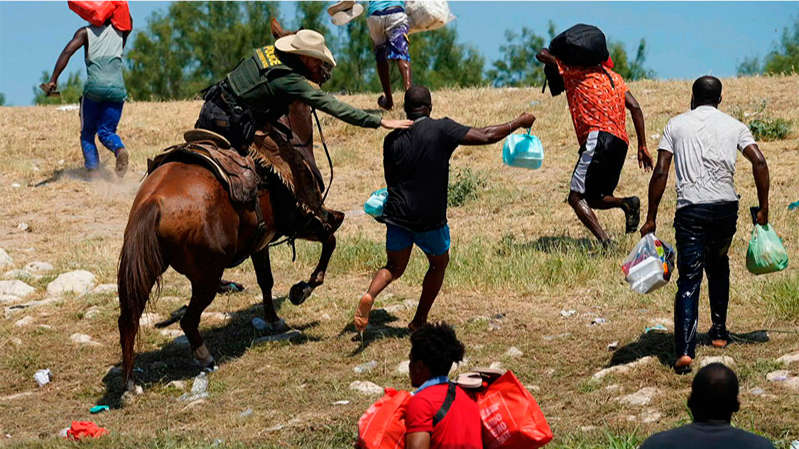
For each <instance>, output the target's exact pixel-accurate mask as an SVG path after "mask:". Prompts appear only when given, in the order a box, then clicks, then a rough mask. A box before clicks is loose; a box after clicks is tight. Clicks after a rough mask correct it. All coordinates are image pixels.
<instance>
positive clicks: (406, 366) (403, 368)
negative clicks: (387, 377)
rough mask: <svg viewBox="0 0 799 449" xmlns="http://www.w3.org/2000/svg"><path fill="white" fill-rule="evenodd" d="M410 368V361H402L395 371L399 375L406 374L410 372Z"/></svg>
mask: <svg viewBox="0 0 799 449" xmlns="http://www.w3.org/2000/svg"><path fill="white" fill-rule="evenodd" d="M410 366H411V361H410V360H404V361H402V362H399V364H398V365H397V370H396V371H397V372H398V373H399V374H408V373H409V372H410V371H411V368H410Z"/></svg>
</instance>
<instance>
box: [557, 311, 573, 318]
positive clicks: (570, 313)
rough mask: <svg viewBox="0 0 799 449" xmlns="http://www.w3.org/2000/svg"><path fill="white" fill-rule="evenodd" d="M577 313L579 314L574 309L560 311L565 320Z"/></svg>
mask: <svg viewBox="0 0 799 449" xmlns="http://www.w3.org/2000/svg"><path fill="white" fill-rule="evenodd" d="M575 313H577V311H576V310H574V309H569V310H566V309H564V310H561V311H560V316H562V317H563V318H568V317H570V316H572V315H574V314H575Z"/></svg>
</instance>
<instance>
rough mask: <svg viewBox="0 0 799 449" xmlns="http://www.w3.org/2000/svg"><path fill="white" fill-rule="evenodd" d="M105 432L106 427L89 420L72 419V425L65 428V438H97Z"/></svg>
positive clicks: (105, 433) (106, 432) (106, 431)
mask: <svg viewBox="0 0 799 449" xmlns="http://www.w3.org/2000/svg"><path fill="white" fill-rule="evenodd" d="M107 434H108V429H106V428H103V427H100V426H98V425H97V424H95V423H93V422H91V421H72V426H70V428H69V430H67V438H69V439H70V440H75V441H77V440H80V439H81V438H97V437H101V436H103V435H107Z"/></svg>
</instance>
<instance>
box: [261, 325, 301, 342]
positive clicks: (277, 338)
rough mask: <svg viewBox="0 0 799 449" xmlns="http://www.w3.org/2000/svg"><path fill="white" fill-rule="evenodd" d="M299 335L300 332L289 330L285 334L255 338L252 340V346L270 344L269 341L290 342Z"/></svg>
mask: <svg viewBox="0 0 799 449" xmlns="http://www.w3.org/2000/svg"><path fill="white" fill-rule="evenodd" d="M301 335H302V332H300V331H299V330H297V329H291V330H288V331H286V332H283V333H282V334H276V335H266V336H263V337H259V338H256V339H255V340H253V342H252V343H253V344H254V345H259V344H262V343H267V342H270V341H282V340H291V339H292V338H297V337H299V336H301Z"/></svg>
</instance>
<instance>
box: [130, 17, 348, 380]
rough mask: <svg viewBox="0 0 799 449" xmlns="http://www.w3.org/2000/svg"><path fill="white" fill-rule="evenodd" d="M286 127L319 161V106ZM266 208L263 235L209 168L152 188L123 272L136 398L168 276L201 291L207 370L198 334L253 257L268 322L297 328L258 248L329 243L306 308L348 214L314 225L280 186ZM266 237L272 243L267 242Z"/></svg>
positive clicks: (295, 112) (194, 316)
mask: <svg viewBox="0 0 799 449" xmlns="http://www.w3.org/2000/svg"><path fill="white" fill-rule="evenodd" d="M271 25H272V34H273V35H274V36H275V38H278V37H281V36H283V35H286V34H290V32H286V31H284V30H283V29H282V28H281V27H280V24H279V23H278V22H277V21H276V20H275V19H272V23H271ZM281 122H282V123H283V124H284V126H287V127H288V128H289V129H290V130H291V134H292V136H291V137H290V140H288V139H287V140H288V142H289V143H290V144H291V145H292V146H293V147H294V149H295V150H297V151H301V152H303V154H305V155H309V154H310V159H311V160H312V159H313V122H312V120H311V111H310V107H309V106H307V105H305V104H304V103H301V102H299V101H295V102H294V103H292V104H291V105H290V106H289V112H288V114H287V116H284V117H283V118H281ZM254 145H275V143H274V142H273V141H271V140H270V139H269V138H268V136H264V135H260V136H259V138H258V139H256V142H255V143H254ZM306 157H308V156H306ZM273 184H274V183H273ZM256 201H258V203H259V204H260V207H261V211H262V216H263V222H262V226H263V227H262V230H261V231H259V230H258V225H259V223H258V218H257V216H256V213H255V211H254V208H252V209H251V208H247V207H244V206H241V205H238V204H234V203H233V202H232V201H231V199H230V197H229V195H228V192H227V191H226V189H225V187H224V186H223V185H222V184H221V183H220V181H219V180H218V179H217V178H216V177H215V176H214V174H212V173H211V171H209V170H208V169H206V168H205V167H203V166H201V165H196V164H190V163H185V162H180V161H172V162H167V163H165V164H163V165H161V166H159V167H157V168H156V169H155V170H154V171H152V172H151V173H150V174H149V175H148V176H147V178H146V179H145V180H144V181H143V182H142V184H141V186H140V187H139V190H138V192H137V194H136V197H135V199H134V201H133V205H132V207H131V210H130V214H129V216H128V223H127V226H126V228H125V234H124V242H123V245H122V250H121V253H120V258H119V269H118V274H117V282H118V288H119V306H120V314H119V320H118V325H119V338H120V345H121V347H122V374H123V381H124V385H125V388H126V389H127V390H128V391H131V390H133V389H134V388H135V382H134V380H133V377H132V371H133V363H134V357H135V354H134V343H135V339H136V334H137V332H138V328H139V320H140V318H141V315H142V313H143V311H144V307H145V305H146V302H147V300H148V299H149V297H150V292H151V290H152V289H153V287H154V286H156V294H157V293H158V292H159V291H160V287H161V275H162V274H163V273H164V272H165V271H166V270H167V268H168V267H170V266H171V267H172V268H173V269H174V270H175V271H177V272H178V273H180V274H182V275H184V276H185V277H187V278H188V279H189V281H190V283H191V299H190V301H189V305H188V308H187V309H186V311H185V314H184V315H183V317H182V318H181V319H180V327H181V328H182V329H183V332H184V333H185V335H186V337H187V338H188V340H189V344H190V346H191V351H192V354H193V355H194V357H195V359H196V360H197V361H198V362H199V364H200V366H201V368H203V369H209V370H213V369H215V368H216V362H215V360H214V358H213V356H212V355H211V353H210V352H209V351H208V349H207V347H206V346H205V343H204V342H203V339H202V336H201V335H200V332H199V329H198V327H199V323H200V317H201V314H202V312H203V310H205V308H206V307H208V305H209V304H211V301H213V300H214V297H215V296H216V293H217V289H218V287H219V285H220V281H221V279H222V273H223V272H224V270H225V269H226V268H231V267H233V266H236V265H238V264H239V263H241V262H243V261H244V260H246V258H247V257H249V258H251V259H252V262H253V266H254V267H255V273H256V277H257V281H258V286H259V287H260V289H261V291H262V293H263V305H264V319H265V320H266V322H267V323H269V324H270V325H272V327H273V328H274V329H276V330H287V327H286V325H285V323H284V322H283V321H282V320H281V319H280V318H279V317H278V315H277V313H276V312H275V308H274V304H273V303H272V287H273V285H274V279H273V277H272V269H271V266H270V260H269V246H265V247H264V248H262V249H258V248H257V245H258V242H256V241H255V240H262V241H263V239H266V240H268V241H271V242H275V241H276V240H277V239H279V238H280V237H281V236H282V235H285V234H290V235H291V237H296V238H302V239H305V240H311V241H317V242H321V243H322V252H321V255H320V258H319V262H318V264H317V266H316V268H315V269H314V271H313V272H312V274H311V276H310V278H309V280H308V281H305V282H298V283H297V284H295V285H294V286H293V287H292V288H291V290H290V293H289V299H290V300H291V302H292V303H294V304H295V305H299V304H301V303H302V302H303V301H305V299H306V298H308V297H309V296H310V295H311V293H312V292H313V290H314V289H315V288H316V287H318V286H320V285H322V283H323V282H324V278H325V272H326V270H327V266H328V262H329V261H330V257H331V256H332V254H333V251H334V250H335V247H336V238H335V236H334V233H335V230H336V229H337V228H338V226H339V225H340V224H341V222H342V221H343V219H344V214H343V213H341V212H337V211H329V213H330V214H332V217H331V220H330V221H331V222H332V223H333V226H332V227H322V226H309V224H308V220H307V216H305V215H303V214H302V212H301V211H300V210H299V209H298V208H297V206H296V201H295V199H294V197H293V196H292V193H291V191H289V189H288V188H286V187H285V186H275V185H270V187H269V188H267V189H260V190H259V192H258V194H257V199H256ZM259 233H260V235H262V236H264V237H263V239H258V238H257V236H258V235H259ZM264 233H265V234H264Z"/></svg>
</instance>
